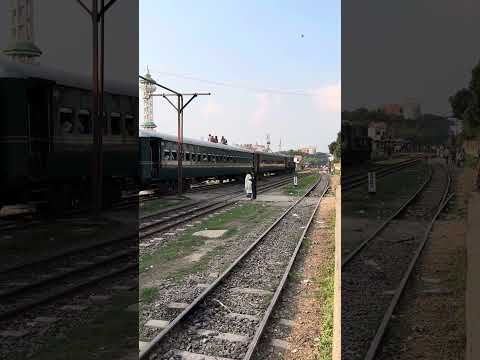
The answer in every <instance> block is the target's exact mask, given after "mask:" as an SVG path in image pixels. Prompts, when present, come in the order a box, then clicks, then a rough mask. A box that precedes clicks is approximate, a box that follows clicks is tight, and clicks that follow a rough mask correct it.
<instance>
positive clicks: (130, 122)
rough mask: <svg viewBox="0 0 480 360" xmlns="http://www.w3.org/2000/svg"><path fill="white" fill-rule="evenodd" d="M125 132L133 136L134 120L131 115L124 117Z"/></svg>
mask: <svg viewBox="0 0 480 360" xmlns="http://www.w3.org/2000/svg"><path fill="white" fill-rule="evenodd" d="M125 130H126V131H127V134H128V135H130V136H135V134H136V132H135V118H134V117H133V116H132V115H125Z"/></svg>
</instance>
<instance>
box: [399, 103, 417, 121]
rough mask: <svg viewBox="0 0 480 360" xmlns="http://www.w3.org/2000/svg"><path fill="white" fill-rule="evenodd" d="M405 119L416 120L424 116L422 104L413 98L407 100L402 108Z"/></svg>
mask: <svg viewBox="0 0 480 360" xmlns="http://www.w3.org/2000/svg"><path fill="white" fill-rule="evenodd" d="M402 109H403V117H404V118H405V119H411V120H415V119H418V118H419V117H420V116H422V111H421V107H420V103H419V102H418V101H417V100H416V99H413V98H409V99H406V100H405V101H404V103H403V106H402Z"/></svg>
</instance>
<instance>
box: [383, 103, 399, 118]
mask: <svg viewBox="0 0 480 360" xmlns="http://www.w3.org/2000/svg"><path fill="white" fill-rule="evenodd" d="M382 110H383V112H384V113H385V114H388V115H398V116H402V115H403V109H402V105H400V104H385V105H383V106H382Z"/></svg>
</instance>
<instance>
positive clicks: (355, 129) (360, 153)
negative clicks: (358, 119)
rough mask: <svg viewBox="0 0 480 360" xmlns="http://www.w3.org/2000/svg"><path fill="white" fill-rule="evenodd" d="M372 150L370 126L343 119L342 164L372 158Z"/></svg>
mask: <svg viewBox="0 0 480 360" xmlns="http://www.w3.org/2000/svg"><path fill="white" fill-rule="evenodd" d="M371 151H372V144H371V140H370V138H369V137H368V127H367V126H366V125H362V124H355V123H353V122H351V121H347V120H342V164H345V165H349V164H350V163H353V162H364V161H368V160H370V157H371Z"/></svg>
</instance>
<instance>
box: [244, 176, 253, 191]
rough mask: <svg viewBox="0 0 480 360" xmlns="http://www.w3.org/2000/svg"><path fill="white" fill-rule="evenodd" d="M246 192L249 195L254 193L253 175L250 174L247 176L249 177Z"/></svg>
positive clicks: (246, 180)
mask: <svg viewBox="0 0 480 360" xmlns="http://www.w3.org/2000/svg"><path fill="white" fill-rule="evenodd" d="M245 192H246V193H247V194H251V193H252V175H250V174H247V176H245Z"/></svg>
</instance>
